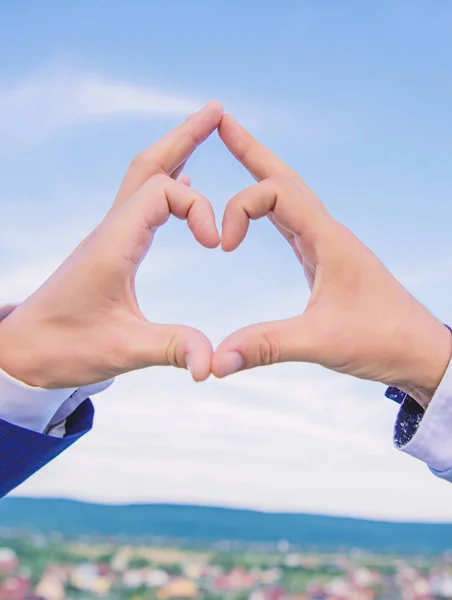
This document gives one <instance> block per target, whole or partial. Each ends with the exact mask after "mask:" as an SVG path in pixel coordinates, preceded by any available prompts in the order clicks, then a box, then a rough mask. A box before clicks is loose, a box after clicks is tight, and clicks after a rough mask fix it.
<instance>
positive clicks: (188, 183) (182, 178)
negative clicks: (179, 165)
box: [177, 175, 191, 187]
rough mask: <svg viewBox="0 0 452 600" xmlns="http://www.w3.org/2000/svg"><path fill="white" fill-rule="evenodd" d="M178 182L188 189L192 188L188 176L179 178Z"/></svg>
mask: <svg viewBox="0 0 452 600" xmlns="http://www.w3.org/2000/svg"><path fill="white" fill-rule="evenodd" d="M177 181H178V182H179V183H182V184H183V185H187V186H188V187H190V185H191V179H190V177H189V176H188V175H180V176H179V177H178V178H177Z"/></svg>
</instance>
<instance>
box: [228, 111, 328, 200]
mask: <svg viewBox="0 0 452 600" xmlns="http://www.w3.org/2000/svg"><path fill="white" fill-rule="evenodd" d="M218 133H219V135H220V138H221V140H222V141H223V143H224V144H225V146H226V147H227V149H228V150H229V152H231V154H232V155H233V156H235V158H236V159H237V160H238V161H239V162H241V163H242V165H243V166H244V167H245V169H247V170H248V171H249V172H250V173H251V175H252V176H253V177H254V179H256V181H262V180H264V179H268V178H270V177H283V178H286V179H291V180H293V181H294V182H295V183H296V184H297V186H298V187H299V188H300V189H301V190H302V191H304V192H307V193H309V194H310V195H312V196H313V197H315V195H314V193H313V191H312V190H311V188H310V187H309V186H308V185H307V184H306V183H305V182H304V181H303V179H302V178H301V177H300V175H299V174H298V173H297V172H296V171H295V170H294V169H292V167H289V165H288V164H287V163H285V162H284V161H283V160H281V159H280V158H279V157H278V156H276V154H275V153H274V152H272V151H271V150H270V149H269V148H267V146H264V144H261V143H260V142H258V141H257V140H256V139H255V138H254V137H253V136H252V135H251V134H250V133H249V132H248V131H247V130H246V129H245V128H244V127H242V126H241V125H239V123H237V121H236V120H235V119H234V117H233V116H232V115H229V114H226V115H224V116H223V118H222V119H221V123H220V125H219V126H218ZM318 202H320V201H318Z"/></svg>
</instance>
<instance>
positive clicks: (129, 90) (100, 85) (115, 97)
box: [0, 70, 201, 149]
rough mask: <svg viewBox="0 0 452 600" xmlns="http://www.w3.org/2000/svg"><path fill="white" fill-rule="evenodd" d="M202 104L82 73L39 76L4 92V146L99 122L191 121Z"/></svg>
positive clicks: (0, 110) (0, 134)
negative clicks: (134, 119) (136, 118)
mask: <svg viewBox="0 0 452 600" xmlns="http://www.w3.org/2000/svg"><path fill="white" fill-rule="evenodd" d="M200 106H201V103H200V102H198V101H197V100H196V99H193V98H189V97H185V96H180V95H177V94H172V93H170V92H167V91H164V90H160V89H157V88H154V87H152V86H151V87H150V86H143V85H137V84H134V83H127V82H124V81H115V80H111V79H108V78H106V77H103V76H101V75H97V74H95V73H81V72H79V71H76V70H72V71H71V70H68V71H62V70H58V71H53V72H52V71H51V72H47V71H44V72H38V73H35V74H34V75H32V76H29V77H26V78H24V79H22V80H21V81H19V82H17V83H15V84H14V85H12V86H9V87H6V88H3V89H0V140H2V141H4V142H5V143H7V144H8V148H9V149H11V145H12V147H13V148H14V147H15V146H17V145H19V144H24V143H30V142H36V141H42V139H43V138H47V137H49V136H52V135H55V134H57V133H58V132H60V131H62V130H65V129H67V128H68V127H73V126H76V125H81V124H84V123H87V122H89V121H93V120H95V119H101V118H105V117H111V116H118V115H129V116H142V117H151V118H153V117H165V116H175V115H176V116H185V115H187V114H189V113H192V112H194V111H196V110H198V109H199V108H200Z"/></svg>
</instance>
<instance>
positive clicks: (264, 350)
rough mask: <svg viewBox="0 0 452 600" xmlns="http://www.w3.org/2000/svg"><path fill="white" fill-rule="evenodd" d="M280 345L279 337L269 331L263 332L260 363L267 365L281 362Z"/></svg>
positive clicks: (260, 343)
mask: <svg viewBox="0 0 452 600" xmlns="http://www.w3.org/2000/svg"><path fill="white" fill-rule="evenodd" d="M279 357H280V347H279V343H278V341H277V339H276V338H275V337H274V336H273V335H272V334H271V333H269V332H263V333H262V336H261V339H260V342H259V359H260V364H261V365H264V366H267V365H272V364H274V363H277V362H279Z"/></svg>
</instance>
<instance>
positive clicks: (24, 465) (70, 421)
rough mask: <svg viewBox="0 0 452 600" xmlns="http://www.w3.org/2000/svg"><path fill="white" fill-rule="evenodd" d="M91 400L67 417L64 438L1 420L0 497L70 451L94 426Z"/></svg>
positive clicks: (87, 400) (83, 403)
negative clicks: (68, 449)
mask: <svg viewBox="0 0 452 600" xmlns="http://www.w3.org/2000/svg"><path fill="white" fill-rule="evenodd" d="M93 417H94V407H93V405H92V403H91V400H90V399H89V398H88V399H86V400H85V401H84V402H82V404H80V405H79V406H78V408H77V409H76V410H75V411H74V412H73V413H72V414H71V415H69V416H68V417H67V419H66V424H65V425H66V427H65V435H64V437H53V436H51V435H45V434H43V433H38V432H36V431H31V430H29V429H25V428H23V427H20V426H18V425H14V424H12V423H9V422H8V421H4V420H1V419H0V497H3V496H5V495H6V494H7V493H8V492H10V491H11V490H12V489H14V488H15V487H17V486H18V485H20V484H21V483H22V482H24V481H25V480H26V479H28V477H30V476H31V475H33V474H34V473H36V471H38V470H39V469H41V468H42V467H43V466H44V465H46V464H47V463H48V462H50V461H51V460H52V459H54V458H55V457H56V456H58V455H59V454H61V453H62V452H63V451H64V450H66V448H69V446H71V445H72V444H73V443H74V442H76V441H77V440H78V439H79V438H81V437H82V436H83V435H84V434H85V433H87V432H88V431H89V430H90V429H91V427H92V425H93Z"/></svg>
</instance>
